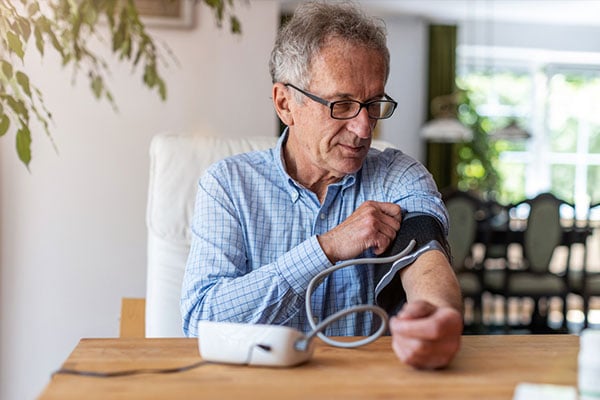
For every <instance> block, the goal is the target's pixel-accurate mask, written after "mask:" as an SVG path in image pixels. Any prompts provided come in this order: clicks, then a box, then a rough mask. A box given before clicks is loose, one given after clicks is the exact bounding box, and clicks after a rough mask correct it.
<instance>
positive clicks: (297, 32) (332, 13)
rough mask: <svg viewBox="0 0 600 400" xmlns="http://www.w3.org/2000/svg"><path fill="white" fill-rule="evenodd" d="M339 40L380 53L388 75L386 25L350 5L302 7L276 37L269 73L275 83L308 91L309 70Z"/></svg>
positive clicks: (314, 4)
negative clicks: (334, 41) (296, 86)
mask: <svg viewBox="0 0 600 400" xmlns="http://www.w3.org/2000/svg"><path fill="white" fill-rule="evenodd" d="M332 37H336V38H341V39H343V40H348V41H351V42H354V43H356V44H358V45H361V46H365V47H367V48H370V49H374V50H376V51H378V52H379V53H380V54H381V56H382V57H383V60H384V62H385V70H386V73H385V77H386V80H387V77H388V75H389V70H390V68H389V66H390V52H389V50H388V48H387V44H386V30H385V26H384V24H383V21H381V20H376V19H374V18H370V17H368V16H366V15H365V14H364V13H363V12H362V11H361V10H360V9H358V8H357V7H356V6H354V5H353V4H351V3H337V4H328V3H324V2H314V1H311V2H307V3H303V4H301V5H300V6H299V7H298V8H297V9H296V11H295V12H294V15H293V17H292V18H291V19H290V20H289V22H288V23H287V24H285V25H284V26H283V27H282V28H281V29H280V30H279V33H278V35H277V39H276V40H275V46H274V47H273V51H272V52H271V59H270V61H269V69H270V72H271V79H272V80H273V83H275V82H282V83H294V84H295V85H299V86H300V87H303V88H307V87H308V85H309V84H310V80H311V76H310V68H311V63H312V60H313V58H314V56H315V55H317V54H318V53H319V52H320V51H321V49H322V48H323V46H324V45H325V44H326V43H327V40H328V39H330V38H332Z"/></svg>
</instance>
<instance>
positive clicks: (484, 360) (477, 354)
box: [40, 335, 579, 400]
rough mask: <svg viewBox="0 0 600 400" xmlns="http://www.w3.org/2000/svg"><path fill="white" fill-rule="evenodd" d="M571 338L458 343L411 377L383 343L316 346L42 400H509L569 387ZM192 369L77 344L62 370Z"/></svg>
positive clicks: (52, 390)
mask: <svg viewBox="0 0 600 400" xmlns="http://www.w3.org/2000/svg"><path fill="white" fill-rule="evenodd" d="M578 349H579V338H578V337H577V336H572V335H523V336H521V335H506V336H502V335H490V336H464V337H463V341H462V348H461V351H460V353H459V354H458V355H457V357H456V358H455V360H454V361H453V362H452V364H451V366H450V367H449V368H447V369H444V370H438V371H419V370H415V369H413V368H411V367H408V366H406V365H403V364H402V363H401V362H399V361H398V359H397V358H396V357H395V355H394V354H393V352H392V350H391V347H390V338H389V337H383V338H380V339H378V340H377V341H376V342H375V343H372V344H370V345H368V346H365V347H362V348H358V349H340V348H334V347H330V346H328V345H325V344H323V343H322V342H320V341H319V340H318V339H317V340H316V349H315V353H314V355H313V358H312V359H311V360H310V361H309V362H308V363H306V364H304V365H301V366H297V367H294V368H287V369H278V368H265V367H248V366H239V365H219V364H205V365H202V366H200V367H198V368H196V369H192V370H189V371H186V372H181V373H174V374H142V375H134V376H128V377H116V378H94V377H84V376H73V375H62V374H59V375H54V376H53V377H52V379H51V381H50V383H49V384H48V386H47V387H46V388H45V390H44V391H43V393H42V394H41V397H40V399H136V398H139V399H141V398H143V399H148V398H152V399H163V398H164V399H191V398H194V399H204V398H206V399H254V398H257V399H335V398H337V399H428V400H431V399H461V400H465V399H486V400H491V399H512V397H513V393H514V389H515V386H516V385H517V383H519V382H532V383H549V384H558V385H569V386H576V384H577V352H578ZM199 360H200V357H199V355H198V348H197V342H196V340H195V339H83V340H81V341H80V342H79V344H78V345H77V347H76V348H75V350H74V351H73V353H72V354H71V355H70V356H69V358H68V359H67V361H66V362H65V363H64V365H63V367H64V368H76V369H83V370H93V371H118V370H128V369H136V368H170V367H178V366H184V365H187V364H192V363H194V362H197V361H199Z"/></svg>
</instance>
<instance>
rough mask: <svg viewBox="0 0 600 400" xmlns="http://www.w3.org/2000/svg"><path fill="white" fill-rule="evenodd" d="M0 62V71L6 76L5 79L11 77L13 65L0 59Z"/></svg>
mask: <svg viewBox="0 0 600 400" xmlns="http://www.w3.org/2000/svg"><path fill="white" fill-rule="evenodd" d="M0 64H2V73H3V74H4V76H5V77H6V79H11V78H12V75H13V67H12V65H11V64H10V63H9V62H8V61H4V60H0Z"/></svg>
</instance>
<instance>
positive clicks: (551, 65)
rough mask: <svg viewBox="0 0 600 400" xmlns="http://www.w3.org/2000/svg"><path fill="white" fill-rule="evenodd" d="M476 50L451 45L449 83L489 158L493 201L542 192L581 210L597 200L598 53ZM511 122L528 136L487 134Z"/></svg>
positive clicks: (599, 131) (599, 176) (599, 146)
mask: <svg viewBox="0 0 600 400" xmlns="http://www.w3.org/2000/svg"><path fill="white" fill-rule="evenodd" d="M481 53H482V49H481V48H479V49H477V48H474V47H472V48H468V47H463V48H460V49H459V52H458V60H459V61H458V68H457V85H458V86H459V88H462V89H464V90H466V93H467V94H468V97H469V101H470V102H471V103H472V107H473V108H474V110H475V111H476V112H477V114H479V116H480V118H481V119H482V123H481V127H482V129H483V130H484V131H485V133H486V134H487V138H488V139H489V146H490V148H491V149H492V152H491V156H492V157H493V156H494V154H496V155H497V159H495V160H493V162H494V166H495V167H496V170H497V171H498V174H499V177H500V183H499V185H498V188H497V194H496V197H497V199H498V200H499V201H502V202H506V203H508V202H516V201H519V200H521V199H523V198H526V197H532V196H534V195H536V194H538V193H540V192H544V191H550V192H552V193H554V194H555V195H556V196H558V197H560V198H562V199H564V200H566V201H568V202H571V203H574V204H576V206H577V207H578V210H579V209H580V210H582V212H583V210H586V209H587V205H588V204H589V203H590V202H592V203H596V202H598V201H600V185H598V182H599V179H600V113H599V112H598V110H600V57H597V56H596V57H594V56H590V55H589V54H573V53H564V54H563V53H548V52H537V53H536V52H535V51H528V52H523V51H522V50H517V49H489V48H488V49H486V50H485V54H486V61H481V58H479V57H477V55H478V54H481ZM557 60H559V61H560V62H558V61H557ZM511 121H514V122H516V123H517V124H518V125H519V126H520V127H522V128H524V129H525V130H527V131H528V132H529V133H530V134H531V136H530V138H529V139H524V140H507V139H497V140H496V139H494V135H493V132H494V131H496V130H497V129H500V128H502V127H505V126H507V125H508V124H509V123H510V122H511Z"/></svg>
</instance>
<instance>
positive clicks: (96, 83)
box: [91, 76, 104, 99]
mask: <svg viewBox="0 0 600 400" xmlns="http://www.w3.org/2000/svg"><path fill="white" fill-rule="evenodd" d="M91 85H92V92H94V96H96V98H97V99H99V98H100V96H101V95H102V90H103V89H104V83H103V82H102V78H101V77H99V76H94V77H93V78H92V84H91Z"/></svg>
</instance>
